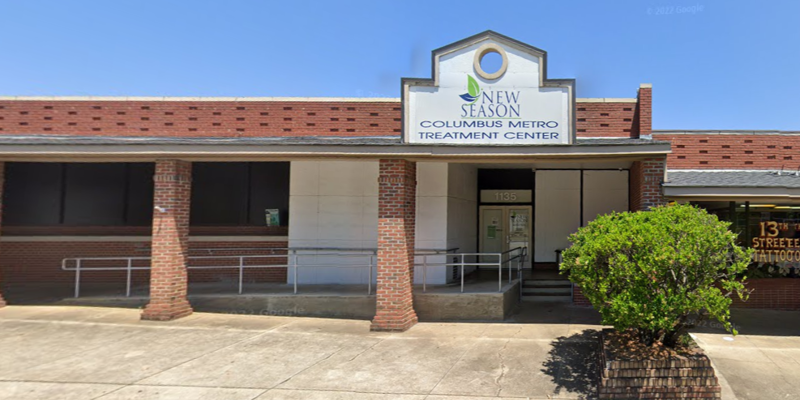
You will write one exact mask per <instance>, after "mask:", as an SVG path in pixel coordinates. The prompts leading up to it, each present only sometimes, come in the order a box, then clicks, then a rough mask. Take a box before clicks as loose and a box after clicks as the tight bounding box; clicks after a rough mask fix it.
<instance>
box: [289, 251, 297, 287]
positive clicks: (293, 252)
mask: <svg viewBox="0 0 800 400" xmlns="http://www.w3.org/2000/svg"><path fill="white" fill-rule="evenodd" d="M289 257H290V258H291V259H292V267H293V269H294V294H297V250H292V252H291V254H289Z"/></svg>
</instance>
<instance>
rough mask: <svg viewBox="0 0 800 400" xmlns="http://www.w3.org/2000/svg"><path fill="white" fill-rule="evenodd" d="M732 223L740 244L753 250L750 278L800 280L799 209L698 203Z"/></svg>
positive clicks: (798, 207) (783, 205) (758, 205)
mask: <svg viewBox="0 0 800 400" xmlns="http://www.w3.org/2000/svg"><path fill="white" fill-rule="evenodd" d="M696 204H697V205H698V206H700V207H703V208H705V209H706V210H708V211H709V212H710V213H712V214H715V215H717V217H719V219H720V220H723V221H729V222H731V227H730V229H731V231H733V232H735V233H737V234H738V235H739V244H740V245H742V246H745V247H749V248H752V249H754V250H755V254H754V255H753V262H752V264H751V265H750V268H749V269H748V272H747V276H748V277H749V278H800V206H798V205H789V204H763V203H750V202H747V203H741V202H738V203H733V202H731V203H722V202H713V203H712V202H699V203H696Z"/></svg>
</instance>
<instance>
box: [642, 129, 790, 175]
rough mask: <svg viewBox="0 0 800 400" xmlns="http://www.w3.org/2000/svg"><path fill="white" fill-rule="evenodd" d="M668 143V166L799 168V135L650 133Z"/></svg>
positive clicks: (674, 167) (677, 167)
mask: <svg viewBox="0 0 800 400" xmlns="http://www.w3.org/2000/svg"><path fill="white" fill-rule="evenodd" d="M653 139H657V140H667V141H670V142H672V154H670V155H669V156H668V158H667V163H668V165H669V169H780V168H781V166H785V167H786V169H788V170H796V169H797V168H798V167H800V153H798V151H800V135H786V134H764V135H738V134H737V135H732V134H728V135H708V134H679V135H676V134H665V133H658V132H656V133H654V134H653Z"/></svg>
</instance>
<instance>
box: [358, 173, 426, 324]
mask: <svg viewBox="0 0 800 400" xmlns="http://www.w3.org/2000/svg"><path fill="white" fill-rule="evenodd" d="M378 184H379V199H378V289H377V313H376V314H375V319H373V320H372V325H371V327H370V329H371V330H373V331H397V332H402V331H405V330H406V329H408V328H410V327H412V326H413V325H414V324H416V323H417V313H416V312H414V304H413V286H412V285H413V283H414V227H415V223H416V203H417V201H416V200H417V164H416V162H413V161H406V160H381V161H380V176H379V178H378Z"/></svg>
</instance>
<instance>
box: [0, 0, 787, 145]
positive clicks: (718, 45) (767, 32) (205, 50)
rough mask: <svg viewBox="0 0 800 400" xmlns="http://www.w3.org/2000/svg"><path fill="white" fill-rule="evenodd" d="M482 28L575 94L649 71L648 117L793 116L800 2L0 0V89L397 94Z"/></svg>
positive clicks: (689, 125)
mask: <svg viewBox="0 0 800 400" xmlns="http://www.w3.org/2000/svg"><path fill="white" fill-rule="evenodd" d="M692 7H694V8H692ZM486 29H492V30H495V31H497V32H499V33H502V34H505V35H507V36H511V37H513V38H515V39H518V40H521V41H523V42H527V43H529V44H531V45H534V46H537V47H539V48H541V49H544V50H546V51H547V52H548V54H549V65H548V68H549V76H550V77H551V78H575V79H577V87H578V96H579V97H634V96H635V94H636V89H637V88H638V87H639V84H640V83H652V84H653V85H654V89H653V90H654V92H653V93H654V94H653V97H654V122H653V124H654V127H655V128H656V129H781V130H800V100H799V99H800V1H780V2H779V1H746V2H745V1H706V0H659V1H651V0H641V1H598V0H594V1H555V0H554V1H549V2H542V1H516V2H511V1H497V0H484V1H448V2H445V1H442V2H439V1H433V0H426V1H400V0H395V1H383V0H368V1H345V0H342V1H297V0H291V1H267V0H264V1H256V0H250V1H236V0H218V1H204V0H193V1H188V0H183V1H179V0H160V1H156V0H150V1H148V0H138V1H127V0H103V1H80V0H69V1H67V0H58V1H39V0H0V95H20V96H30V95H95V96H335V97H399V86H400V77H404V76H409V77H428V76H429V75H430V51H431V50H433V49H434V48H437V47H439V46H443V45H446V44H448V43H451V42H453V41H456V40H459V39H461V38H464V37H467V36H470V35H472V34H475V33H478V32H481V31H484V30H486Z"/></svg>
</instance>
